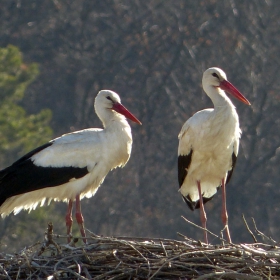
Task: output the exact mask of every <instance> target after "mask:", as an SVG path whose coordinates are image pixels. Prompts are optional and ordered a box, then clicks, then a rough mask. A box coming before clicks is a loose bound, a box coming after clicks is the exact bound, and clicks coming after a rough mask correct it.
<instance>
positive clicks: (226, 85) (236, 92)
mask: <svg viewBox="0 0 280 280" xmlns="http://www.w3.org/2000/svg"><path fill="white" fill-rule="evenodd" d="M220 88H221V89H222V90H225V91H226V92H228V93H230V94H232V95H233V96H234V97H235V98H237V99H238V100H240V101H242V102H243V103H245V104H247V105H251V103H250V102H249V100H248V99H247V98H246V97H244V96H243V95H242V93H241V92H240V91H239V90H238V89H237V88H236V87H235V86H234V85H233V84H231V83H230V82H229V81H227V80H223V81H222V82H221V83H220Z"/></svg>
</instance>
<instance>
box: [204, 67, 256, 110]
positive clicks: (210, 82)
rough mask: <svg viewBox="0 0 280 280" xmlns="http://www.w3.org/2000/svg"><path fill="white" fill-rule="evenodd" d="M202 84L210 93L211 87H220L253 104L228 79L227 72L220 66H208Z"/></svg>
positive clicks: (244, 101)
mask: <svg viewBox="0 0 280 280" xmlns="http://www.w3.org/2000/svg"><path fill="white" fill-rule="evenodd" d="M202 86H203V89H204V91H205V92H206V93H209V87H210V88H213V87H214V88H220V89H222V90H224V91H226V92H227V93H230V94H231V95H233V96H234V97H235V98H237V99H238V100H240V101H242V102H243V103H245V104H247V105H251V103H250V102H249V101H248V100H247V99H246V98H245V97H244V96H243V95H242V94H241V92H240V91H239V90H238V89H237V88H236V87H235V86H233V85H232V84H231V83H230V82H229V81H228V80H227V76H226V73H225V72H224V71H223V70H221V69H220V68H217V67H212V68H208V69H207V70H206V71H205V72H204V73H203V77H202ZM216 92H219V91H216Z"/></svg>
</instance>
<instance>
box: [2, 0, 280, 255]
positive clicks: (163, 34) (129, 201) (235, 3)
mask: <svg viewBox="0 0 280 280" xmlns="http://www.w3.org/2000/svg"><path fill="white" fill-rule="evenodd" d="M279 16H280V3H279V2H277V1H276V0H253V1H250V2H249V1H242V0H230V1H218V0H211V1H209V0H197V1H185V0H151V1H137V0H132V1H131V0H129V1H128V0H114V1H108V0H103V1H91V0H71V1H70V0H65V1H62V0H50V1H44V2H39V1H35V0H1V9H0V31H1V32H0V36H1V37H0V47H2V48H7V47H8V46H9V45H14V46H17V47H18V48H19V49H20V50H21V52H22V55H23V57H24V61H25V63H26V65H25V64H23V63H22V64H21V66H20V69H21V71H23V70H24V69H25V67H27V68H29V69H30V73H28V74H24V75H25V76H27V77H29V79H30V80H29V81H31V80H34V78H35V76H36V74H37V73H35V72H36V71H37V70H36V71H35V70H34V69H36V67H35V66H32V67H31V65H33V63H34V62H36V63H37V65H38V67H39V70H40V74H39V75H38V76H37V77H36V79H35V80H34V81H33V83H31V84H30V85H29V86H28V88H27V89H26V91H25V94H24V96H22V95H21V94H20V95H19V96H17V93H14V91H13V92H12V93H11V94H15V99H13V98H12V99H13V100H12V101H11V102H8V103H9V104H10V106H16V105H15V104H17V106H21V107H22V108H21V109H20V108H18V107H17V109H14V110H12V112H13V114H16V113H17V114H20V118H23V119H25V118H30V117H29V116H35V115H36V116H37V117H36V118H35V117H33V118H35V119H37V120H38V122H35V124H32V125H30V124H29V125H28V124H27V123H26V122H25V121H24V122H23V123H22V125H21V126H20V127H21V128H23V129H24V130H25V131H26V132H27V131H28V132H30V133H32V136H31V135H29V137H27V138H26V139H29V140H30V142H28V145H27V144H23V143H20V144H19V145H17V146H16V147H13V146H11V148H9V147H8V146H5V145H4V144H3V145H2V146H1V147H0V149H1V150H0V151H1V153H2V154H4V155H5V156H4V157H1V161H0V163H1V167H2V168H4V167H5V166H7V165H8V164H10V163H11V162H12V161H14V160H15V159H16V158H17V157H18V156H20V155H22V154H23V153H24V152H26V148H35V147H36V146H38V145H40V144H41V142H42V141H46V136H50V134H49V132H50V131H49V130H48V129H47V123H48V120H49V117H50V115H49V111H44V110H45V109H46V108H48V109H50V110H51V111H52V120H51V122H50V125H51V128H52V129H53V132H54V133H53V137H56V136H60V135H61V134H63V133H67V132H70V131H74V130H78V129H83V128H87V127H100V126H101V124H100V121H99V120H98V118H97V117H96V115H95V113H94V110H93V102H94V98H95V96H96V94H97V92H98V91H99V90H101V89H105V88H107V89H112V90H114V91H116V92H118V93H119V94H120V96H121V98H122V102H123V104H124V105H125V106H127V107H128V108H129V109H130V110H131V111H132V112H133V113H134V114H135V115H136V116H137V117H138V118H139V119H140V120H141V121H142V122H143V126H142V127H139V126H136V125H134V124H131V126H132V130H133V136H134V145H133V151H132V155H131V159H130V161H129V162H128V164H127V166H126V167H125V168H124V169H123V170H122V169H118V170H114V171H113V172H111V173H110V174H109V175H108V176H107V178H106V180H105V182H104V183H103V186H102V188H100V189H99V191H98V192H97V194H96V195H95V196H94V197H93V198H91V199H84V200H83V203H82V206H83V213H84V216H85V221H86V227H87V228H88V229H90V230H91V231H93V232H95V233H96V234H103V235H129V236H149V237H164V238H179V237H178V236H177V232H180V233H182V234H185V235H187V236H189V237H192V238H197V239H199V238H200V239H201V238H202V232H201V231H199V230H198V229H196V228H194V227H193V226H191V225H190V224H187V223H186V222H185V221H184V220H183V219H182V218H181V215H183V216H185V217H187V218H188V219H190V220H192V221H194V222H195V223H197V224H200V222H199V211H195V212H191V211H190V210H189V209H188V208H187V206H186V205H185V204H184V202H183V201H182V199H181V197H180V195H179V193H178V183H177V147H178V139H177V135H178V133H179V131H180V129H181V127H182V125H183V123H184V122H185V121H186V120H187V119H188V118H189V117H190V116H192V115H193V113H195V112H196V111H198V110H201V109H203V108H206V107H211V106H212V104H211V101H210V100H209V99H208V98H207V96H206V95H205V94H204V93H203V91H202V88H201V78H202V73H203V71H204V70H205V69H207V68H208V67H212V66H217V67H220V68H222V69H223V70H224V71H225V72H226V73H227V76H228V79H229V80H230V81H231V82H232V83H234V84H235V85H236V86H237V88H239V89H240V91H241V92H242V93H243V94H244V95H245V96H246V97H247V98H248V99H249V100H250V102H251V103H252V106H251V107H247V106H245V105H243V104H241V103H240V102H238V101H236V100H233V102H234V103H235V105H236V106H237V111H238V113H239V116H240V123H241V127H242V131H243V134H242V140H241V147H240V153H239V158H238V161H237V167H236V169H235V172H234V175H233V178H232V180H231V182H230V184H229V185H228V188H227V193H228V196H227V197H228V212H229V225H230V230H231V235H232V238H233V241H234V242H251V241H252V240H251V238H250V236H249V234H248V232H247V230H246V229H245V227H244V225H243V222H242V218H241V215H242V213H244V214H245V216H246V217H247V218H249V217H251V216H252V217H254V218H255V220H256V223H257V225H258V227H259V229H260V230H261V231H263V232H265V233H266V234H267V235H271V236H272V237H274V238H275V239H277V237H278V236H279V234H280V226H279V215H280V208H279V203H278V201H279V199H280V189H279V188H278V181H279V171H278V165H279V161H280V156H279V151H280V150H279V149H278V147H279V142H280V134H279V126H280V118H279V110H280V98H279V94H278V93H277V92H278V91H279V87H280V86H279V82H278V78H277V77H278V76H279V74H278V73H279V64H280V58H279V50H280V35H279V31H280V27H279V18H280V17H279ZM8 48H9V47H8ZM10 48H11V47H10ZM12 63H13V62H11V64H12ZM9 67H10V66H9V65H7V64H2V61H1V65H0V69H1V72H2V71H7V73H9V70H8V69H9ZM11 67H12V66H11ZM32 69H33V70H32ZM33 71H34V72H33ZM15 83H16V82H15ZM27 84H29V82H26V83H25V86H27ZM3 94H5V93H3ZM0 95H1V96H2V92H1V93H0ZM20 96H22V97H23V99H22V100H20V98H19V97H20ZM1 102H2V100H1ZM8 103H7V104H8ZM4 104H5V102H2V103H1V106H4ZM1 110H2V109H1V108H0V114H2V113H1ZM22 110H24V111H22ZM42 110H43V111H42ZM8 111H9V110H8ZM14 111H17V112H16V113H15V112H14ZM21 112H22V113H21ZM24 112H26V113H24ZM40 112H41V113H40ZM25 114H26V115H25ZM38 114H39V115H38ZM40 114H41V116H40ZM2 118H3V117H2V116H0V121H1V119H2ZM17 118H19V117H17ZM6 126H7V127H10V126H12V122H10V123H8V122H7V123H6ZM0 128H1V129H2V126H0ZM5 129H6V128H5ZM7 129H8V128H7ZM35 129H36V130H37V129H38V131H39V132H38V133H37V134H36V133H35V134H34V130H35ZM40 129H41V130H43V131H45V133H41V132H40ZM4 131H5V130H4ZM26 132H24V133H26ZM7 133H8V132H3V131H0V136H1V139H0V141H1V143H2V142H4V141H5V137H7V135H6V134H7ZM2 135H4V136H2ZM9 135H11V138H10V139H11V140H13V139H15V141H19V142H20V141H21V139H23V138H24V137H25V135H24V136H21V134H18V135H15V133H13V132H9ZM2 139H3V140H2ZM47 140H49V139H47ZM31 141H32V142H31ZM31 146H32V147H31ZM8 148H9V149H8ZM10 149H11V151H13V150H14V149H15V150H16V152H11V154H9V156H6V153H7V150H10ZM7 155H8V154H7ZM65 209H66V205H65V204H63V203H52V204H51V206H48V207H44V208H40V209H38V210H36V211H32V212H31V214H30V215H28V214H27V213H24V212H22V213H20V214H18V215H17V216H12V215H10V216H9V217H8V218H6V219H5V220H2V221H0V229H1V230H0V238H1V242H2V248H3V250H4V249H5V248H4V247H5V245H7V246H8V249H9V250H16V249H18V248H20V247H23V246H25V245H28V244H29V245H30V244H31V243H32V242H35V241H37V240H40V238H41V239H42V236H43V232H44V231H45V227H46V224H47V221H48V220H52V221H53V222H54V227H55V232H56V233H60V234H64V233H65V226H64V215H65ZM206 211H207V213H208V228H209V230H211V231H213V232H215V233H219V231H220V230H221V229H222V223H221V219H220V214H221V194H220V192H219V193H218V194H217V195H216V196H215V198H214V199H213V200H212V201H210V202H208V203H207V204H206ZM75 226H76V225H75ZM210 241H211V242H218V240H215V239H214V238H213V239H212V240H210Z"/></svg>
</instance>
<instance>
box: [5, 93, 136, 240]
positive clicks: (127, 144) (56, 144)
mask: <svg viewBox="0 0 280 280" xmlns="http://www.w3.org/2000/svg"><path fill="white" fill-rule="evenodd" d="M94 107H95V111H96V114H97V115H98V117H99V118H100V120H101V121H102V123H103V126H104V129H99V128H89V129H84V130H80V131H75V132H73V133H69V134H64V135H62V136H61V137H58V138H56V139H54V140H51V141H50V142H48V143H47V144H45V145H43V146H40V147H38V148H37V149H35V150H33V151H31V152H29V153H28V154H26V155H25V156H23V157H22V158H20V159H19V160H17V161H16V162H15V163H13V164H12V165H11V166H9V167H7V168H6V169H3V170H2V171H0V214H1V216H2V217H5V216H7V215H9V214H10V213H11V212H14V214H17V213H19V212H20V211H21V210H22V209H24V210H29V211H30V210H33V209H35V208H36V207H37V206H38V205H39V204H40V205H41V206H42V205H43V204H44V203H45V201H46V200H47V201H48V203H50V202H51V200H52V199H53V200H55V201H60V200H61V201H65V202H68V210H67V214H66V218H65V220H66V227H67V235H68V236H69V238H68V241H70V240H71V232H72V223H73V219H72V208H73V202H74V201H75V204H76V220H77V223H78V225H79V228H80V232H81V235H82V237H83V241H84V242H85V243H86V238H85V237H86V234H85V228H84V218H83V216H82V211H81V205H80V200H81V199H82V198H83V197H91V196H93V195H94V194H95V193H96V191H97V189H98V187H99V186H100V185H101V184H102V182H103V180H104V178H105V177H106V175H107V174H108V172H109V171H110V170H112V169H114V168H116V167H123V166H125V164H126V163H127V161H128V160H129V157H130V152H131V148H132V135H131V128H130V126H129V124H128V122H127V120H126V118H128V119H130V120H132V121H133V122H136V123H138V124H141V122H140V121H139V120H138V119H137V118H136V117H135V116H134V115H132V114H131V113H130V112H129V111H128V110H127V109H126V108H125V107H124V106H123V105H122V104H121V100H120V97H119V95H118V94H117V93H115V92H113V91H110V90H101V91H100V92H99V93H98V95H97V96H96V98H95V103H94ZM125 117H126V118H125Z"/></svg>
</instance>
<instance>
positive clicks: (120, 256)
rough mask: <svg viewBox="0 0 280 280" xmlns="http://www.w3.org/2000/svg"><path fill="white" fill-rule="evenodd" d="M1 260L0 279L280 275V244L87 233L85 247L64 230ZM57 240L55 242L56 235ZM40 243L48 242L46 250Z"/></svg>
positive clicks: (252, 277)
mask: <svg viewBox="0 0 280 280" xmlns="http://www.w3.org/2000/svg"><path fill="white" fill-rule="evenodd" d="M51 232H52V228H50V227H49V231H48V232H47V233H46V236H47V238H46V240H45V241H44V242H43V243H42V244H37V245H34V246H31V247H30V248H26V249H24V250H22V251H21V252H20V253H19V254H15V255H7V256H5V257H3V258H2V259H1V260H0V263H1V264H0V279H46V278H48V279H69V278H71V279H96V280H102V279H111V280H113V279H145V280H146V279H200V280H201V279H211V278H212V279H213V278H214V279H217V278H218V279H250V280H251V279H252V280H253V279H277V278H278V277H279V278H280V248H279V247H277V246H275V245H267V244H263V243H254V244H227V245H223V246H222V245H221V246H212V245H206V244H203V243H201V242H197V241H195V240H192V239H189V238H187V237H184V239H185V240H184V241H178V240H171V239H162V238H139V237H135V238H133V237H101V236H96V235H93V234H91V235H89V238H88V242H89V244H87V245H84V246H82V247H77V248H75V247H71V246H69V245H61V244H60V246H58V245H57V243H59V241H61V242H65V239H64V237H63V239H62V237H60V236H56V235H52V236H50V234H51ZM54 239H55V240H56V242H55V241H54ZM42 248H44V249H43V250H42Z"/></svg>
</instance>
